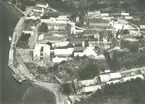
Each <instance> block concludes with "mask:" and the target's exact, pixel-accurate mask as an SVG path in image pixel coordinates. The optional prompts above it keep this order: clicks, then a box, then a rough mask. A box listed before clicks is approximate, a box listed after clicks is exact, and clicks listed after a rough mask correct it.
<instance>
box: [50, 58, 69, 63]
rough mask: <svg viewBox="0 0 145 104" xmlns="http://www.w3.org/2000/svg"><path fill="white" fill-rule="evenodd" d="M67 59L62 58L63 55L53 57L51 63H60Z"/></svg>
mask: <svg viewBox="0 0 145 104" xmlns="http://www.w3.org/2000/svg"><path fill="white" fill-rule="evenodd" d="M67 60H68V59H67V58H64V57H54V58H53V59H52V62H53V63H61V62H62V61H67Z"/></svg>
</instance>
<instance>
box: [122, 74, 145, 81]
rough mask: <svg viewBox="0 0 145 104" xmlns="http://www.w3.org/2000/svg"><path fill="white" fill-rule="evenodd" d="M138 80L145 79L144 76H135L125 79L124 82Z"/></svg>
mask: <svg viewBox="0 0 145 104" xmlns="http://www.w3.org/2000/svg"><path fill="white" fill-rule="evenodd" d="M136 78H141V79H144V76H143V75H142V74H139V75H135V76H130V77H125V78H123V80H124V81H125V82H126V81H130V80H131V79H136Z"/></svg>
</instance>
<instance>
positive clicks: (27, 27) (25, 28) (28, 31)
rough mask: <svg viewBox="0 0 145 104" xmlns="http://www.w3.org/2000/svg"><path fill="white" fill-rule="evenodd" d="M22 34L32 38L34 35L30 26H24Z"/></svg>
mask: <svg viewBox="0 0 145 104" xmlns="http://www.w3.org/2000/svg"><path fill="white" fill-rule="evenodd" d="M22 33H24V34H30V35H31V36H32V35H33V34H34V31H33V29H32V28H31V27H30V26H25V27H24V29H23V30H22Z"/></svg>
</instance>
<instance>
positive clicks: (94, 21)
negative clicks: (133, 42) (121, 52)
mask: <svg viewBox="0 0 145 104" xmlns="http://www.w3.org/2000/svg"><path fill="white" fill-rule="evenodd" d="M89 23H109V21H107V20H103V19H97V18H89Z"/></svg>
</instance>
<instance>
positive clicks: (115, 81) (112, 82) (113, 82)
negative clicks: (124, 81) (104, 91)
mask: <svg viewBox="0 0 145 104" xmlns="http://www.w3.org/2000/svg"><path fill="white" fill-rule="evenodd" d="M119 82H121V81H120V80H113V81H108V82H106V83H107V84H116V83H119Z"/></svg>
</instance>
